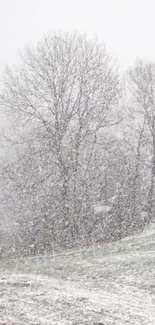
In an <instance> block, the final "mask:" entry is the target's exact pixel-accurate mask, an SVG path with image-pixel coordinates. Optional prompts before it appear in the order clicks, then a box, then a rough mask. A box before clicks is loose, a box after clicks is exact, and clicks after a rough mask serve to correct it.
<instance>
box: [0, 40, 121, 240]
mask: <svg viewBox="0 0 155 325" xmlns="http://www.w3.org/2000/svg"><path fill="white" fill-rule="evenodd" d="M119 96H120V90H119V76H118V73H117V71H116V70H115V69H114V67H113V65H112V61H111V58H110V57H109V55H108V53H107V51H106V50H105V48H103V47H102V46H101V45H100V44H99V43H98V42H95V41H91V40H88V39H87V38H86V37H85V36H79V35H77V34H74V35H71V36H70V35H54V36H51V37H47V38H45V39H44V40H43V41H42V42H41V43H40V44H39V45H38V46H37V47H36V48H30V47H28V48H27V49H26V50H25V51H24V53H23V55H22V63H21V65H20V66H18V67H17V68H16V69H15V70H14V71H11V70H10V69H7V70H6V73H5V77H4V89H3V94H2V95H1V104H2V105H3V106H4V107H5V108H8V109H9V112H11V114H12V115H13V116H14V117H17V121H18V123H20V124H19V125H21V126H23V128H24V137H25V140H24V141H21V140H20V141H19V140H18V142H21V143H26V141H27V144H26V146H27V148H28V151H27V154H26V156H27V158H24V156H23V161H24V159H25V164H24V165H22V169H21V171H22V172H23V175H25V180H24V179H22V182H23V187H24V186H25V187H26V186H27V185H26V184H29V185H28V187H29V189H30V187H33V190H34V188H36V187H37V186H38V184H41V185H42V186H43V184H46V186H47V188H48V193H49V192H50V191H49V188H50V182H49V180H50V181H51V182H52V179H53V178H54V177H55V181H57V185H59V191H60V196H61V200H59V205H60V206H61V208H60V210H59V213H60V215H61V222H62V223H63V229H64V236H66V234H65V229H68V224H70V225H71V224H72V228H73V232H74V235H75V233H76V236H77V237H78V236H79V233H78V228H77V224H78V217H79V216H78V213H79V211H80V210H81V209H79V205H80V204H82V203H80V202H82V201H83V198H82V197H80V196H81V193H82V191H81V190H80V189H81V186H82V185H81V184H82V181H84V178H83V177H84V175H85V177H86V174H87V170H88V166H89V164H90V161H91V159H92V157H93V151H94V147H95V143H96V139H97V136H98V133H99V132H100V131H101V130H102V128H104V127H105V125H106V120H107V116H108V113H109V112H110V110H112V109H113V107H114V106H115V105H116V104H117V103H118V99H119ZM20 133H21V130H20ZM32 144H33V145H32ZM30 147H31V149H32V150H30ZM32 147H33V148H32ZM86 148H87V150H86ZM26 150H27V149H26ZM28 152H29V154H28ZM30 152H31V153H30ZM30 162H31V163H30ZM30 165H31V172H30ZM23 167H24V168H23ZM53 171H54V172H53ZM30 175H31V180H32V179H33V181H31V182H30ZM82 178H83V179H82ZM86 179H87V177H86V178H85V180H86ZM28 180H29V181H28ZM30 183H31V184H30ZM58 183H59V184H58ZM36 184H37V186H36ZM56 191H58V187H57V189H56ZM29 192H30V195H32V188H31V190H30V191H29ZM52 197H53V196H52ZM66 231H67V230H66Z"/></svg>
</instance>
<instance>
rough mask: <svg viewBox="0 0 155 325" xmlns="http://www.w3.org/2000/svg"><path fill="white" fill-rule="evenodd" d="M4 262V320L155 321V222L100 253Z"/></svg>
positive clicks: (0, 301)
mask: <svg viewBox="0 0 155 325" xmlns="http://www.w3.org/2000/svg"><path fill="white" fill-rule="evenodd" d="M93 253H95V254H94V255H93ZM0 264H1V265H0V270H1V276H0V286H1V288H0V289H1V290H0V324H3V323H5V324H8V325H11V324H12V325H13V324H16V325H19V324H20V325H25V324H28V325H32V324H33V325H46V324H51V325H52V324H53V325H54V324H55V325H56V324H57V325H58V324H59V325H81V324H96V323H97V322H103V323H104V324H105V325H109V324H116V325H124V324H134V325H137V324H144V325H145V324H147V325H150V324H155V229H154V227H151V228H149V229H147V230H145V231H144V232H143V233H141V234H139V235H137V236H134V237H130V238H127V239H125V240H122V241H120V242H117V243H112V244H109V245H107V246H106V245H104V246H102V247H101V246H100V247H99V246H98V247H95V252H94V251H93V250H92V248H91V249H90V250H88V251H85V252H81V253H79V254H78V255H76V254H70V255H68V256H59V257H56V260H55V261H53V260H52V259H51V258H50V257H47V258H41V257H38V258H35V259H28V260H18V261H17V260H11V261H10V262H1V263H0ZM13 310H14V311H15V312H13Z"/></svg>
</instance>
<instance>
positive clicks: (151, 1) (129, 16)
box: [0, 0, 155, 77]
mask: <svg viewBox="0 0 155 325" xmlns="http://www.w3.org/2000/svg"><path fill="white" fill-rule="evenodd" d="M57 30H63V31H72V30H73V31H74V30H76V31H82V32H87V33H88V34H90V35H92V36H94V34H95V35H97V36H98V38H99V39H100V40H101V41H103V42H105V43H106V45H107V48H108V49H109V50H110V52H111V53H112V54H113V56H114V57H115V58H118V60H119V62H120V64H121V65H122V67H125V68H126V67H127V66H128V65H129V64H132V63H133V62H134V61H135V60H136V59H137V58H140V57H141V58H151V59H155V0H147V1H146V0H0V44H1V46H0V77H1V76H2V72H3V68H4V65H5V64H6V63H8V64H10V65H11V64H12V63H16V62H18V53H19V50H20V49H22V48H23V47H24V45H26V44H29V43H30V44H31V43H35V42H36V41H38V40H40V39H41V38H42V36H43V35H44V34H46V33H49V32H50V31H57Z"/></svg>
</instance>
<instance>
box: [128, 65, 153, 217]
mask: <svg viewBox="0 0 155 325" xmlns="http://www.w3.org/2000/svg"><path fill="white" fill-rule="evenodd" d="M129 88H130V91H131V92H132V94H133V95H134V97H135V99H136V102H137V105H138V106H139V109H140V110H141V111H143V114H144V116H145V121H147V127H148V128H149V131H150V136H151V138H152V163H151V180H150V190H149V193H148V207H149V212H150V218H151V219H153V218H154V214H155V64H153V63H147V62H146V63H145V62H141V61H140V62H138V63H137V64H136V66H135V68H134V69H130V71H129Z"/></svg>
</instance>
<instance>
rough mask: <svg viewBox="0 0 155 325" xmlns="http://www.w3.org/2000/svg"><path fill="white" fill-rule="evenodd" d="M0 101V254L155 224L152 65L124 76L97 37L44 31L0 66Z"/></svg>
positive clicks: (116, 235)
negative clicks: (0, 73) (4, 123)
mask: <svg viewBox="0 0 155 325" xmlns="http://www.w3.org/2000/svg"><path fill="white" fill-rule="evenodd" d="M0 105H1V106H0V107H1V110H2V111H3V112H5V114H6V117H7V119H9V120H10V127H9V129H7V130H6V131H5V134H4V135H2V136H1V144H2V146H3V147H4V152H5V153H4V155H3V157H2V158H1V162H0V164H1V173H0V182H1V191H0V195H1V203H0V205H1V216H0V219H1V222H2V223H3V222H4V221H5V220H6V218H7V225H8V226H7V227H6V229H7V231H5V232H3V230H0V231H1V239H0V246H1V252H2V253H3V252H4V253H6V254H8V253H9V254H15V255H18V254H20V255H29V254H30V255H32V254H39V253H44V252H50V251H51V250H52V245H53V243H54V245H55V247H57V248H58V249H59V248H62V249H66V248H69V247H76V246H77V245H80V246H81V245H88V244H89V243H90V242H91V241H92V240H95V241H96V242H99V243H102V242H107V241H111V240H117V239H120V238H123V237H125V236H127V235H130V234H133V233H135V232H138V231H141V230H142V229H144V227H145V226H146V225H147V224H149V223H151V222H153V221H154V216H155V192H154V191H155V63H150V62H142V61H138V62H137V63H136V64H135V66H134V67H133V68H130V69H129V70H128V71H127V72H126V76H125V82H124V80H123V82H122V78H121V74H120V72H119V69H118V67H116V64H114V61H113V60H112V58H111V57H110V55H109V53H108V51H107V50H106V48H105V47H104V46H102V44H100V43H99V42H98V41H96V40H95V41H94V40H90V39H88V38H87V37H86V36H83V35H78V34H73V35H68V34H67V35H51V36H49V37H46V38H44V39H43V41H42V42H40V43H39V44H38V45H37V46H36V47H27V48H26V49H25V50H24V51H23V53H22V56H21V62H20V64H19V65H18V66H16V67H15V68H14V69H9V68H6V71H5V74H4V80H3V88H2V90H1V93H0ZM5 224H6V223H5V222H4V228H5Z"/></svg>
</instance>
